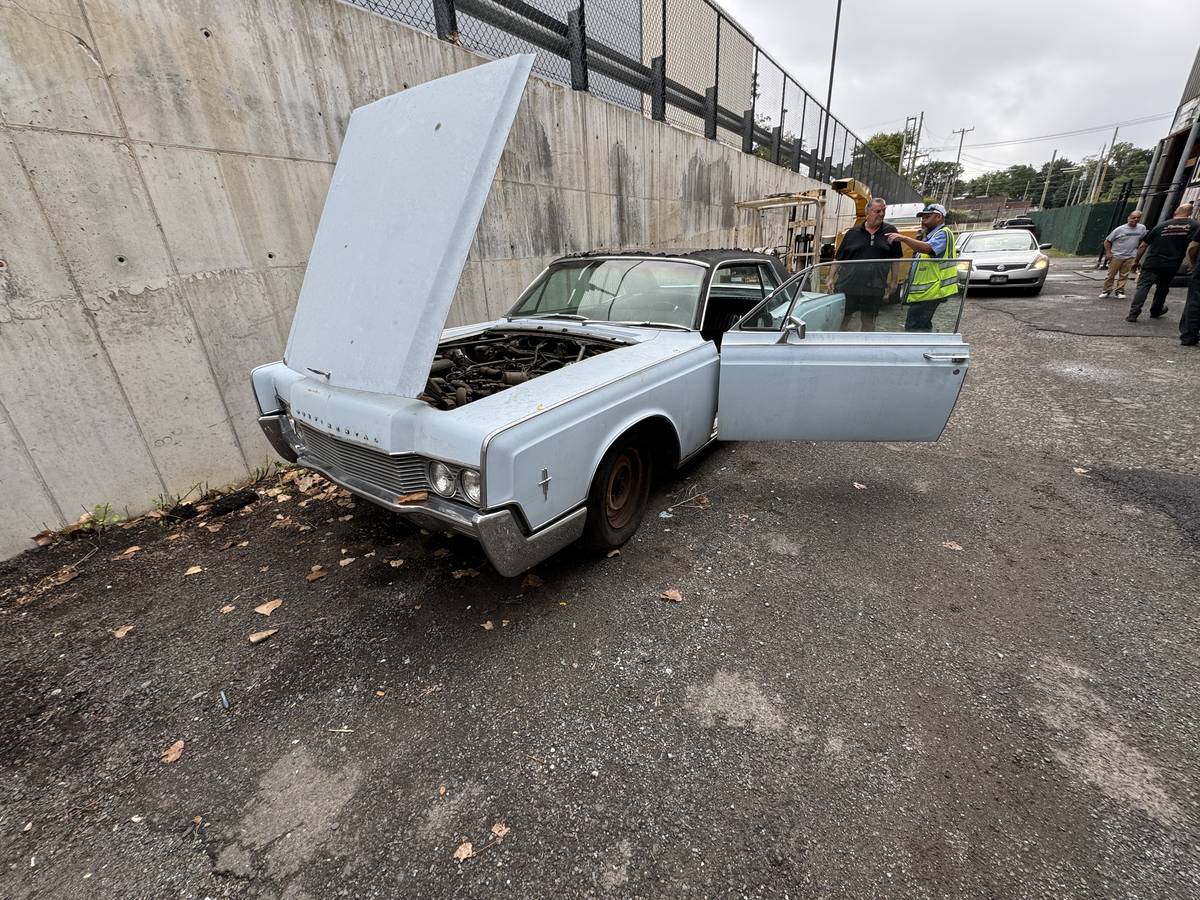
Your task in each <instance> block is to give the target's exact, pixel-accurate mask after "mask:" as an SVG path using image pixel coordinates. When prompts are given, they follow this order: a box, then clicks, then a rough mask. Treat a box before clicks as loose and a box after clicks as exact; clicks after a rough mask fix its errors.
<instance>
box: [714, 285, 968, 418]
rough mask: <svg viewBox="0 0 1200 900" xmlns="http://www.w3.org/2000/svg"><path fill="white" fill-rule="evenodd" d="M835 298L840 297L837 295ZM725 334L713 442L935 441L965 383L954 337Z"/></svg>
mask: <svg viewBox="0 0 1200 900" xmlns="http://www.w3.org/2000/svg"><path fill="white" fill-rule="evenodd" d="M837 296H839V297H840V295H837ZM782 336H783V332H780V331H752V330H745V331H739V330H734V331H730V332H729V333H727V334H726V335H725V340H724V343H723V344H722V347H721V377H720V391H719V397H718V421H719V438H720V439H721V440H726V441H746V440H761V441H777V440H806V441H935V440H937V439H938V437H939V436H940V435H941V433H942V431H943V429H944V428H945V427H946V422H947V421H948V420H949V418H950V413H951V411H952V410H953V409H954V404H955V402H956V401H957V399H958V394H959V390H960V389H961V387H962V383H963V380H964V378H965V377H966V372H967V365H968V361H969V348H968V346H967V344H966V343H965V342H964V341H963V339H962V336H961V335H957V334H935V333H913V332H904V333H890V332H887V333H885V332H877V333H868V334H861V333H856V332H832V331H830V332H826V331H821V332H814V331H808V332H807V334H806V335H805V336H804V337H803V338H800V337H798V336H797V335H795V334H789V335H788V336H787V338H786V341H784V342H780V339H781V337H782Z"/></svg>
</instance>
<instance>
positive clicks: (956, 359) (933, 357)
mask: <svg viewBox="0 0 1200 900" xmlns="http://www.w3.org/2000/svg"><path fill="white" fill-rule="evenodd" d="M921 355H922V356H924V357H925V358H926V359H927V360H929V361H930V362H953V363H964V362H966V361H967V360H968V359H970V358H971V357H969V356H964V355H962V354H961V353H958V354H955V353H951V354H947V355H940V354H937V353H923V354H921Z"/></svg>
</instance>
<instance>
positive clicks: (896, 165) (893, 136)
mask: <svg viewBox="0 0 1200 900" xmlns="http://www.w3.org/2000/svg"><path fill="white" fill-rule="evenodd" d="M867 146H868V147H870V148H871V149H872V150H874V151H875V153H876V154H878V156H879V157H880V158H881V159H882V160H883V161H884V162H885V163H887V164H888V165H889V166H891V167H892V168H893V169H896V170H897V171H899V169H900V150H901V148H902V147H903V146H904V132H903V131H881V132H879V133H878V134H874V135H872V136H871V137H870V138H868V139H867Z"/></svg>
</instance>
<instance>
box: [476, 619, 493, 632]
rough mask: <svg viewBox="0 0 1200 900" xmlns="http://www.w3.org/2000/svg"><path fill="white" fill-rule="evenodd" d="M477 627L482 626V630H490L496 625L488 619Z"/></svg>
mask: <svg viewBox="0 0 1200 900" xmlns="http://www.w3.org/2000/svg"><path fill="white" fill-rule="evenodd" d="M479 627H480V628H482V629H483V630H484V631H491V630H492V629H493V628H495V627H496V626H495V625H494V624H493V623H492V620H491V619H488V620H487V621H486V622H484V623H483V624H482V625H480V626H479Z"/></svg>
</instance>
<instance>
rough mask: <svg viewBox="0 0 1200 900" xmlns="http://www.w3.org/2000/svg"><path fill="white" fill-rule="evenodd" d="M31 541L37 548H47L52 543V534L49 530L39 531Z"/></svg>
mask: <svg viewBox="0 0 1200 900" xmlns="http://www.w3.org/2000/svg"><path fill="white" fill-rule="evenodd" d="M33 540H34V541H35V542H36V543H37V545H38V546H39V547H48V546H50V545H51V544H53V543H54V532H53V531H51V530H50V529H49V528H47V529H46V530H45V531H39V532H38V533H37V534H35V535H34V536H33Z"/></svg>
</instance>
